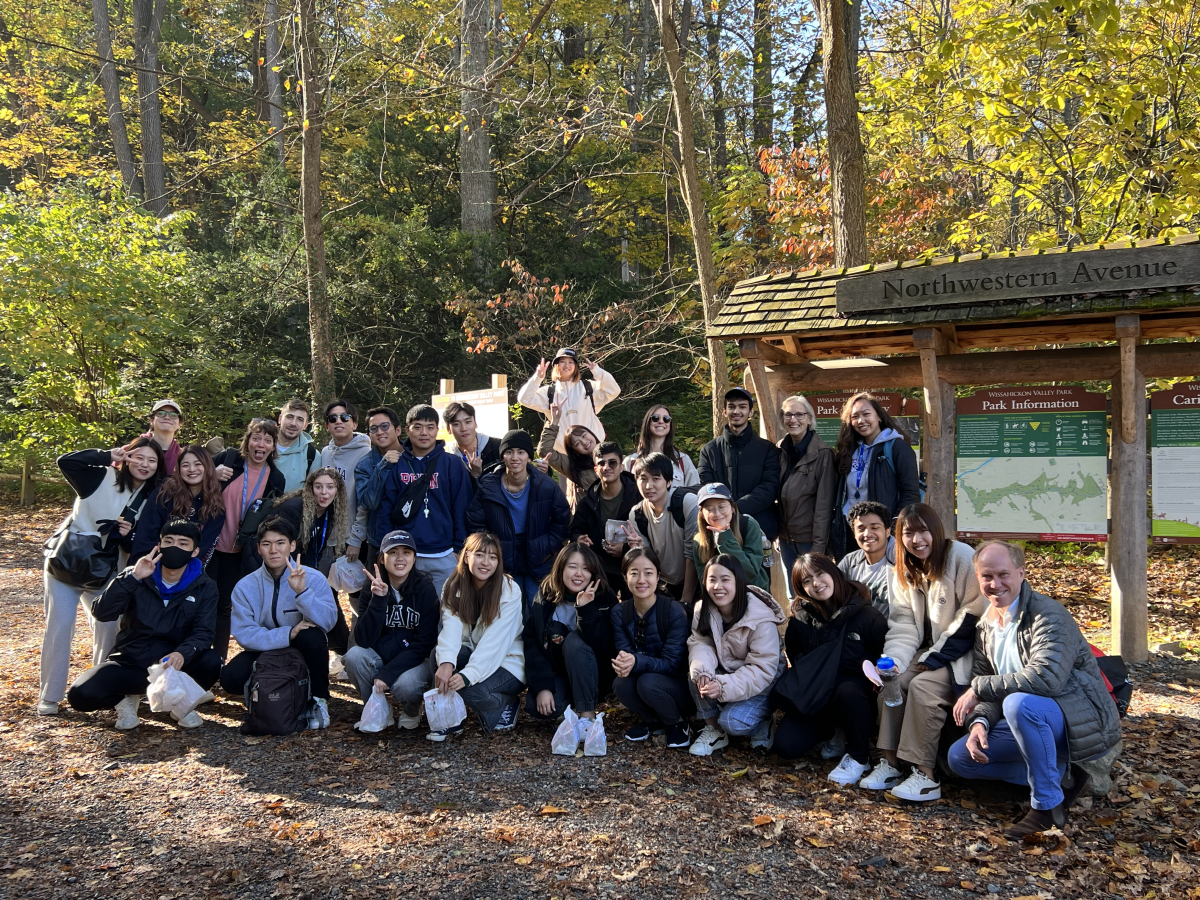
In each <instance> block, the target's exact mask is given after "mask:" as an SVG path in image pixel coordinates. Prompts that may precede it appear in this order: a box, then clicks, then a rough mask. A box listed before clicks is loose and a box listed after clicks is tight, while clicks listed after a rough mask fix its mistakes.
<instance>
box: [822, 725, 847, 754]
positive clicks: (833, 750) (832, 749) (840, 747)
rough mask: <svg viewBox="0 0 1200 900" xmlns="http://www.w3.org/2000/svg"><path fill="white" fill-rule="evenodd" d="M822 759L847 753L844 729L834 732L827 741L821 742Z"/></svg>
mask: <svg viewBox="0 0 1200 900" xmlns="http://www.w3.org/2000/svg"><path fill="white" fill-rule="evenodd" d="M820 749H821V759H838V758H839V757H842V756H844V755H845V753H846V734H845V732H843V731H842V729H840V728H839V729H838V730H837V731H835V732H834V733H833V737H831V738H830V739H829V740H827V741H822V742H821V748H820Z"/></svg>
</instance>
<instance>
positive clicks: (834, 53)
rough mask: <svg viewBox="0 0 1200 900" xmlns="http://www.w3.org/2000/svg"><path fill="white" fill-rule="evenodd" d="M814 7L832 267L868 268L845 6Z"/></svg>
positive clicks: (838, 1)
mask: <svg viewBox="0 0 1200 900" xmlns="http://www.w3.org/2000/svg"><path fill="white" fill-rule="evenodd" d="M814 2H815V4H816V7H817V15H818V16H819V17H820V19H821V48H822V50H823V53H822V55H821V71H822V73H823V75H824V78H825V115H826V121H827V123H828V124H827V126H826V128H827V130H828V138H829V170H830V196H831V203H830V206H831V207H832V210H833V255H834V262H835V264H836V265H839V266H860V265H863V264H864V263H866V262H867V213H866V191H865V187H864V184H865V178H866V175H865V171H864V162H863V144H862V133H861V131H860V130H859V124H858V97H857V96H856V95H855V93H854V79H855V74H854V73H853V72H851V71H850V55H849V53H848V52H847V30H846V26H847V21H846V18H847V17H846V10H847V4H846V3H845V0H814Z"/></svg>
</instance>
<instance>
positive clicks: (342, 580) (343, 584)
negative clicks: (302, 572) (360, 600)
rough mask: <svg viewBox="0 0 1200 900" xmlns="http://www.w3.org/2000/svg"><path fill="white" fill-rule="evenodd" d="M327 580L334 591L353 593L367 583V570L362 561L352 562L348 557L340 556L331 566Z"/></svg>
mask: <svg viewBox="0 0 1200 900" xmlns="http://www.w3.org/2000/svg"><path fill="white" fill-rule="evenodd" d="M325 580H326V581H328V582H329V586H330V587H331V588H332V589H333V590H334V591H345V592H346V593H347V594H353V593H354V592H355V591H357V590H359V589H360V588H361V587H362V586H363V585H364V584H366V583H367V570H366V569H364V568H363V565H362V563H361V562H350V560H348V559H346V557H344V556H339V557H338V558H337V559H335V560H334V561H333V565H332V566H330V567H329V574H328V575H326V576H325Z"/></svg>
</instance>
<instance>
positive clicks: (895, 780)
mask: <svg viewBox="0 0 1200 900" xmlns="http://www.w3.org/2000/svg"><path fill="white" fill-rule="evenodd" d="M903 780H904V773H903V772H901V771H900V770H899V769H897V768H896V767H895V766H893V765H892V764H891V763H890V762H888V761H887V760H886V759H881V760H880V761H879V763H878V765H876V766H875V768H873V769H872V770H871V772H870V774H869V775H867V777H866V778H864V779H863V780H862V781H860V782H859V783H858V786H859V787H860V788H866V789H867V790H869V791H890V790H891V789H892V788H894V787H895V786H896V785H898V784H899V783H900V782H901V781H903Z"/></svg>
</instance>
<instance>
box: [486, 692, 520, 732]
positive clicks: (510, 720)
mask: <svg viewBox="0 0 1200 900" xmlns="http://www.w3.org/2000/svg"><path fill="white" fill-rule="evenodd" d="M520 711H521V704H520V703H518V702H517V701H516V700H513V701H512V702H510V703H508V704H507V705H505V707H504V709H502V710H501V711H500V721H498V722H497V723H496V727H495V728H493V729H492V731H512V730H513V729H514V728H516V727H517V713H518V712H520Z"/></svg>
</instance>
